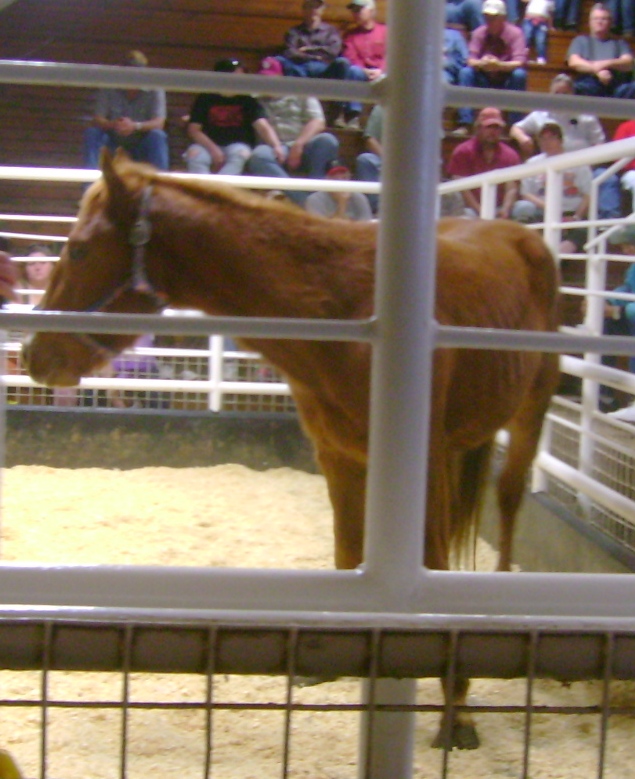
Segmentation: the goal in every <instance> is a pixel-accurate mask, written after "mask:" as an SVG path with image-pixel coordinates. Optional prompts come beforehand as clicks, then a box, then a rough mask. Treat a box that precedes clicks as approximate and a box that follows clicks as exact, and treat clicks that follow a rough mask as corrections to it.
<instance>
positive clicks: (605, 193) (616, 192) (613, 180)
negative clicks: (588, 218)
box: [593, 168, 622, 219]
mask: <svg viewBox="0 0 635 779" xmlns="http://www.w3.org/2000/svg"><path fill="white" fill-rule="evenodd" d="M604 170H606V168H596V169H595V170H594V171H593V177H594V178H595V177H596V176H599V175H600V173H602V172H603V171H604ZM621 216H622V191H621V186H620V178H619V176H617V175H613V176H609V177H608V178H607V179H605V180H604V181H603V182H602V183H601V184H600V186H599V188H598V217H599V218H600V219H619V218H620V217H621Z"/></svg>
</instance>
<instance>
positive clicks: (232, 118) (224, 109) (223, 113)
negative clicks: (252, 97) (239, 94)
mask: <svg viewBox="0 0 635 779" xmlns="http://www.w3.org/2000/svg"><path fill="white" fill-rule="evenodd" d="M207 120H208V122H209V124H210V126H212V127H242V126H243V122H244V113H243V107H242V106H241V105H215V106H212V107H211V108H210V109H209V111H208V113H207Z"/></svg>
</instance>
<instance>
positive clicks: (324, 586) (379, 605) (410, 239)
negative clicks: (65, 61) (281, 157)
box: [0, 0, 635, 779]
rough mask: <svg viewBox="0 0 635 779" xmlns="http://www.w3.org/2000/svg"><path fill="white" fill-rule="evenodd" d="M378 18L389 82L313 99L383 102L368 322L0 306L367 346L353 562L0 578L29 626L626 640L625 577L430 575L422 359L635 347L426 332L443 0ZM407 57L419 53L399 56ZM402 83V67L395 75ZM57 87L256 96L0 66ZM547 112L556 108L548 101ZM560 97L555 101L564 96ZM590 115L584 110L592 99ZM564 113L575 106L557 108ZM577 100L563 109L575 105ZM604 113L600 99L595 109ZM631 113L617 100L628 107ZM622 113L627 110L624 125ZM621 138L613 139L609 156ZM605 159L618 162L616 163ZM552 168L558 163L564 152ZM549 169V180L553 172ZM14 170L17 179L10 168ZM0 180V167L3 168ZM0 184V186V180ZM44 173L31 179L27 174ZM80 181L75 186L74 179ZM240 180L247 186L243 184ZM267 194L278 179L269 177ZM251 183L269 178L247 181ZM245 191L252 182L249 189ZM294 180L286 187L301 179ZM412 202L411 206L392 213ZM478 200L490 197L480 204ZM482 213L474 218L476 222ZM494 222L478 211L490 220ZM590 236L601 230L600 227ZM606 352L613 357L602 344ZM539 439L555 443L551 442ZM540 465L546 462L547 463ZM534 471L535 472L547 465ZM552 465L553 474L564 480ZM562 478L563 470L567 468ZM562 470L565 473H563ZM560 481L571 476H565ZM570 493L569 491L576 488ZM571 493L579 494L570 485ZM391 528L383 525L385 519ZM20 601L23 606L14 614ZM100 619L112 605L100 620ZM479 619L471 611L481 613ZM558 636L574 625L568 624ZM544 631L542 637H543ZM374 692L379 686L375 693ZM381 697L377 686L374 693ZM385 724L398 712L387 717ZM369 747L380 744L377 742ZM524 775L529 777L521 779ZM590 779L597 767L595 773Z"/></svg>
mask: <svg viewBox="0 0 635 779" xmlns="http://www.w3.org/2000/svg"><path fill="white" fill-rule="evenodd" d="M390 13H391V17H390V24H389V29H390V35H391V38H390V47H389V50H390V70H391V74H392V76H391V81H390V82H388V81H387V82H386V83H384V84H382V85H380V87H379V88H378V89H376V90H374V89H372V88H371V87H370V86H369V85H364V84H362V85H360V84H353V83H350V82H325V81H324V82H322V81H318V80H314V81H312V83H311V91H312V93H313V94H315V95H316V96H317V97H324V98H327V99H338V98H339V99H344V98H345V99H351V98H357V99H362V100H367V101H371V100H374V99H382V100H383V101H385V105H386V109H387V111H386V114H387V122H386V159H385V166H384V171H385V173H384V179H383V187H382V198H383V204H384V206H383V213H382V224H381V229H380V242H379V244H380V245H379V257H378V269H379V272H378V283H377V305H376V317H375V318H373V319H372V320H370V321H368V322H363V323H350V322H348V323H337V322H333V323H329V322H320V323H314V322H303V321H285V322H272V321H263V320H248V321H245V320H238V319H232V318H204V317H200V318H198V317H197V318H189V319H188V318H187V317H180V316H179V317H173V318H171V319H167V318H161V317H151V316H150V317H144V316H138V317H125V316H105V315H90V316H87V315H81V314H77V315H68V314H67V315H61V314H33V315H27V314H11V313H0V327H1V328H18V329H26V330H35V329H46V330H56V329H57V330H71V331H73V330H75V331H77V330H80V329H82V328H85V327H86V326H87V325H89V326H90V331H91V332H106V331H108V332H132V333H138V332H146V333H148V332H150V333H155V334H156V333H159V332H163V333H169V332H172V333H196V334H199V335H208V334H210V333H216V334H220V335H240V334H250V335H260V336H265V335H268V334H274V335H275V336H276V337H302V338H331V337H333V338H337V339H351V338H353V339H359V340H368V341H370V342H372V344H373V347H374V349H375V359H374V372H373V409H372V420H371V421H372V435H371V442H372V445H371V466H370V481H369V486H370V490H369V500H368V516H367V531H368V532H367V547H366V560H367V564H366V566H364V567H363V568H361V569H359V570H356V571H332V572H326V571H317V572H306V571H291V572H289V571H287V572H280V571H275V570H274V571H267V572H263V571H254V570H235V569H230V570H213V569H212V570H209V569H198V568H188V569H185V568H174V569H167V570H160V569H150V568H144V567H134V566H117V567H106V566H98V567H79V566H67V567H59V566H56V567H50V568H47V567H40V566H31V565H21V566H12V565H9V564H3V565H2V566H1V567H0V593H2V595H1V600H2V603H3V604H4V605H5V606H6V607H7V608H11V609H14V610H15V612H14V613H15V614H16V615H18V616H19V617H25V618H28V616H29V613H35V611H37V609H41V608H42V607H47V608H49V607H50V608H51V609H52V611H51V614H52V615H53V616H54V615H55V614H56V613H57V614H62V613H65V614H66V615H68V614H69V613H70V615H71V616H73V615H81V614H84V615H85V614H86V612H87V610H88V611H89V612H90V613H91V614H92V615H95V616H97V615H107V614H109V613H110V614H112V613H116V614H117V615H123V616H128V617H131V618H132V617H134V616H135V615H136V616H141V615H143V616H144V617H146V618H150V619H153V618H154V619H160V618H161V619H163V618H173V619H174V620H175V621H178V620H179V619H184V618H186V617H192V616H193V615H196V616H197V617H198V616H200V617H203V618H205V619H220V618H224V617H227V616H229V617H230V618H236V617H237V616H238V617H239V618H240V619H241V620H244V621H245V622H246V623H249V622H250V621H253V622H254V623H255V624H260V623H261V622H262V620H263V619H267V617H270V616H271V615H277V616H280V615H284V616H285V617H287V618H289V619H293V620H297V619H306V620H308V621H309V622H311V623H316V622H317V623H319V621H320V619H323V618H324V617H323V615H324V614H325V613H329V612H331V613H333V614H335V615H341V616H342V617H350V618H351V619H353V618H355V619H362V620H363V619H365V618H368V617H370V616H372V618H373V619H379V620H381V619H382V615H384V614H385V613H387V614H391V615H412V614H418V613H424V614H427V615H430V616H432V617H433V618H439V619H443V620H444V623H445V624H452V623H453V621H454V624H456V620H460V619H461V618H465V615H480V616H481V617H489V618H490V619H494V620H496V622H497V626H498V627H499V628H500V629H501V630H502V631H504V630H510V629H511V630H513V629H514V626H516V627H517V626H518V625H519V624H522V625H524V626H527V625H531V624H532V623H535V624H536V625H538V624H544V620H545V619H546V618H548V617H552V618H554V620H555V622H561V624H564V623H565V622H568V621H570V620H572V621H573V625H574V626H575V625H580V624H584V625H586V626H587V627H588V626H590V625H592V626H596V627H597V629H598V630H600V629H605V628H606V625H607V624H609V625H614V624H616V623H617V622H618V621H620V620H623V622H621V623H620V624H621V627H622V629H624V630H625V631H626V632H627V633H628V632H630V631H632V629H633V627H634V626H633V621H632V603H633V596H634V594H635V593H634V588H635V584H634V583H633V579H632V578H631V577H629V576H619V575H601V574H600V575H578V574H573V575H558V574H508V575H505V586H504V587H501V578H500V575H497V574H473V573H467V572H461V573H455V572H440V571H429V570H426V569H424V568H422V567H421V564H420V550H421V548H422V532H423V528H422V526H421V517H422V516H423V507H424V505H425V479H424V474H425V472H426V459H427V451H426V441H425V438H426V431H427V418H426V412H427V408H428V403H427V394H426V393H427V392H428V391H429V375H430V365H431V355H432V352H433V349H434V348H439V347H443V346H444V345H449V344H451V343H464V344H465V345H467V346H469V347H472V348H478V347H479V346H481V347H482V346H484V347H486V348H506V349H509V348H535V347H536V346H540V347H541V348H545V349H550V350H554V351H558V350H560V349H563V350H565V351H571V352H572V353H579V352H581V351H588V350H592V349H597V348H610V349H611V350H612V353H618V354H635V344H634V343H632V342H630V341H629V340H628V339H613V340H612V341H605V340H603V339H602V338H599V337H597V336H595V337H593V336H589V335H581V336H578V335H575V334H564V335H559V336H555V337H553V336H549V335H542V334H539V335H536V334H517V333H507V332H504V331H499V332H487V333H482V332H481V333H476V332H471V331H462V330H457V329H454V328H438V327H436V326H435V324H434V322H433V308H432V304H433V297H434V295H433V286H434V285H433V279H434V262H433V257H434V241H433V235H434V224H433V219H434V213H435V210H436V209H435V201H436V194H435V184H436V177H437V174H438V170H437V167H438V165H437V162H438V145H439V127H440V124H441V122H440V117H441V108H442V102H443V94H442V87H441V86H440V81H439V77H438V63H439V61H440V40H441V35H440V31H441V27H442V20H441V15H442V9H441V4H432V3H424V4H422V3H420V2H417V1H416V0H403V1H402V2H400V3H397V4H393V6H392V7H391V11H390ZM411 51H422V52H423V54H424V56H421V57H418V58H412V57H411V56H410V55H409V52H411ZM403 74H407V79H406V78H405V77H404V75H403ZM2 81H4V82H20V81H22V82H28V83H47V84H57V83H59V84H62V83H65V84H70V85H82V86H87V85H90V86H125V85H131V84H134V85H136V86H146V87H152V86H162V87H166V88H168V89H171V88H172V89H176V88H178V89H179V90H182V91H191V92H198V91H206V90H209V89H211V88H214V89H218V90H219V91H230V90H231V91H232V92H235V91H236V90H237V89H244V90H245V91H249V92H257V91H258V90H259V89H260V88H261V83H262V82H260V81H259V80H258V78H257V77H250V76H231V83H230V81H229V80H228V79H227V77H226V76H224V75H223V74H200V73H185V72H172V71H165V70H160V69H157V70H156V71H155V70H143V71H141V72H139V71H138V69H126V68H105V67H104V68H101V67H87V68H85V67H79V66H70V65H61V66H59V65H51V66H48V65H46V64H38V66H37V67H35V66H34V64H33V63H0V82H2ZM306 88H307V85H306V83H304V82H302V80H295V79H280V80H274V79H268V81H267V92H268V93H269V94H290V93H303V92H304V91H305V90H306ZM446 95H447V97H448V99H449V100H452V101H457V100H458V101H459V103H463V104H472V105H485V104H489V103H490V102H497V103H498V104H499V105H502V106H504V107H515V108H517V107H521V108H524V107H526V108H533V107H538V106H540V107H543V106H544V105H546V104H550V102H551V98H552V97H554V96H547V97H545V96H543V95H540V96H532V95H529V94H525V95H518V94H512V93H500V92H496V93H492V92H490V91H489V90H473V91H470V92H469V93H468V92H467V91H466V90H456V89H451V88H450V89H448V90H447V91H446ZM552 102H554V104H556V101H552ZM562 102H563V103H567V100H566V99H564V98H563V99H562ZM620 102H621V101H615V103H614V104H611V105H610V108H609V112H611V113H612V115H620V114H619V113H616V112H619V111H624V112H627V108H626V106H624V105H620ZM589 104H590V105H593V101H589ZM570 105H573V103H571V104H570ZM580 105H581V103H575V106H576V110H577V108H578V106H580ZM603 107H604V105H603ZM628 108H629V109H630V105H629V106H628ZM623 115H627V113H625V114H623ZM619 144H621V145H619ZM619 144H615V145H612V147H611V148H609V147H601V148H596V149H592V150H588V151H587V152H585V153H582V152H577V153H576V154H578V155H580V156H579V157H576V158H573V157H571V156H569V158H568V159H567V160H566V164H567V165H568V166H569V167H570V166H571V164H572V162H574V161H578V164H583V163H592V164H596V163H599V162H605V161H607V160H609V159H615V157H620V158H621V157H624V156H629V154H630V155H632V154H635V144H633V143H632V142H631V141H621V142H619ZM612 155H615V156H612ZM560 162H562V164H563V165H564V163H565V160H564V155H563V158H561V160H560ZM529 168H530V166H523V171H522V174H521V173H520V172H519V171H516V170H513V171H510V170H508V171H507V174H506V175H510V173H511V174H512V175H516V176H519V175H524V174H528V175H529V173H530V172H532V171H534V170H535V171H537V168H533V167H532V168H531V171H529ZM550 170H551V172H550V173H549V176H550V182H551V183H556V182H557V180H558V175H557V174H558V164H556V166H554V167H552V168H551V169H550ZM14 172H15V173H17V171H14ZM0 175H3V172H2V171H0ZM4 175H7V176H8V175H9V172H8V171H7V170H6V169H5V171H4ZM35 175H41V174H35ZM73 175H75V176H77V177H76V178H73V177H71V178H70V179H66V180H73V181H86V180H90V176H88V178H87V173H86V172H85V171H81V172H80V171H78V172H76V173H75V174H73ZM503 175H504V174H503V173H502V172H497V173H496V174H487V175H486V176H484V177H482V178H480V179H479V181H478V182H473V181H472V182H470V181H469V180H465V181H462V182H449V183H445V184H443V185H442V186H441V188H440V191H441V192H451V191H458V190H459V189H461V188H462V187H463V186H465V187H467V186H474V184H475V183H478V185H479V186H485V187H489V186H491V185H493V184H495V183H497V182H498V181H502V180H503V178H500V179H499V178H498V177H499V176H503ZM241 183H245V182H241ZM278 183H279V182H278ZM261 184H262V185H263V186H264V185H266V184H265V182H262V181H261ZM250 185H251V184H250ZM299 186H300V184H299ZM557 189H558V187H554V192H553V196H552V198H553V199H552V200H550V201H549V203H550V205H549V207H548V209H547V215H546V217H545V225H546V232H547V238H548V240H549V242H550V244H551V245H552V246H553V245H554V240H555V235H556V234H557V231H558V230H559V228H560V227H561V221H560V218H559V217H558V216H557V211H556V210H554V209H556V208H557V199H558V197H557V194H556V192H555V191H556V190H557ZM404 202H407V203H408V208H404V207H403V203H404ZM484 202H487V198H484ZM484 215H488V214H484ZM490 215H491V214H490ZM600 226H604V225H600ZM609 344H610V346H609ZM551 435H552V436H553V432H552V434H551ZM549 468H551V461H549ZM545 470H546V469H545ZM560 470H561V471H563V470H564V469H562V468H561V469H560ZM573 470H576V469H575V468H574V469H573ZM564 475H565V476H567V474H564ZM572 480H573V477H572ZM578 481H579V482H580V483H579V484H575V485H574V486H575V488H576V489H578V490H580V491H582V490H583V488H584V487H585V485H586V479H579V480H578ZM582 482H584V484H582ZM395 517H398V518H399V521H398V522H395V521H394V518H395ZM16 604H20V605H16ZM113 610H114V611H113ZM477 619H478V618H477ZM568 624H569V626H570V625H571V622H568ZM554 629H555V628H554ZM412 693H413V686H412V683H410V682H406V683H402V684H400V685H399V686H398V688H397V692H396V695H395V693H394V690H393V689H392V686H391V689H389V690H388V691H387V697H388V699H389V700H390V702H391V704H393V705H394V704H395V703H402V704H407V703H408V702H409V701H411V700H412ZM375 694H377V693H375ZM374 700H379V702H380V703H381V702H382V692H381V690H380V692H379V694H378V698H375V699H374ZM393 713H394V712H393ZM411 717H412V713H411V712H408V711H406V713H404V714H402V715H400V726H401V734H399V735H397V734H395V731H394V728H392V727H391V720H390V719H386V718H382V717H381V716H377V717H376V719H375V720H374V722H375V724H377V725H378V727H377V728H373V739H379V743H380V745H381V746H382V750H381V751H382V752H383V754H382V755H379V754H378V753H377V752H376V751H374V750H371V754H370V755H369V754H367V753H366V752H365V751H364V749H362V757H361V758H360V766H361V768H360V775H364V776H372V777H373V779H383V778H384V777H394V776H402V777H404V778H405V777H407V776H411V775H412V756H411V752H412V743H411V742H412V739H411V733H412V719H411ZM374 743H376V742H374ZM523 775H527V774H526V772H525V773H524V774H523ZM600 775H601V769H600Z"/></svg>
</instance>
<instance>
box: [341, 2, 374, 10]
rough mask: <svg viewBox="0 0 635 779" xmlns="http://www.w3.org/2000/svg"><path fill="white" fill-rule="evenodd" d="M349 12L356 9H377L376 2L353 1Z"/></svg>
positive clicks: (349, 5) (349, 6)
mask: <svg viewBox="0 0 635 779" xmlns="http://www.w3.org/2000/svg"><path fill="white" fill-rule="evenodd" d="M346 7H347V8H348V9H349V10H351V11H352V10H353V9H354V8H373V9H374V8H375V0H352V2H350V3H349V4H348V5H347V6H346Z"/></svg>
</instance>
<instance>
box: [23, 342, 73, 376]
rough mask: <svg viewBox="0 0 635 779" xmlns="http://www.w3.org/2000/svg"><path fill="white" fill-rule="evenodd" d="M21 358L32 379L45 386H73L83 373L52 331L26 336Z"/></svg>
mask: <svg viewBox="0 0 635 779" xmlns="http://www.w3.org/2000/svg"><path fill="white" fill-rule="evenodd" d="M21 360H22V363H23V365H24V366H25V368H26V369H27V371H28V374H29V376H30V377H31V378H32V379H33V381H35V382H37V383H38V384H44V385H45V386H47V387H75V386H76V385H77V384H79V382H80V379H81V377H82V375H83V374H82V373H81V372H80V371H78V366H77V362H71V360H70V355H69V354H68V353H67V351H66V349H64V348H63V347H62V346H61V342H60V340H59V336H57V335H56V334H53V333H36V334H35V335H33V336H28V337H27V338H26V339H25V341H24V343H23V345H22V355H21Z"/></svg>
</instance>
